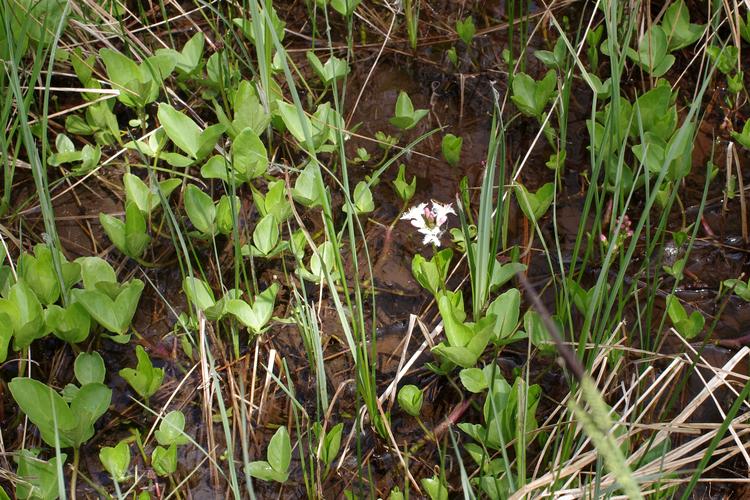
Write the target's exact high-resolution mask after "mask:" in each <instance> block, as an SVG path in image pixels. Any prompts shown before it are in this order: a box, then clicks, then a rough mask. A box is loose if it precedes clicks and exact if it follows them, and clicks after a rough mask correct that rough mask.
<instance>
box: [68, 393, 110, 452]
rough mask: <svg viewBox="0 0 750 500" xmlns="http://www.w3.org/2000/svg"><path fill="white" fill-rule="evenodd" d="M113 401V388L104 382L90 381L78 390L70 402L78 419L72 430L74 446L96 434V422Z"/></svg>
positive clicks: (71, 435)
mask: <svg viewBox="0 0 750 500" xmlns="http://www.w3.org/2000/svg"><path fill="white" fill-rule="evenodd" d="M111 401H112V389H110V388H109V387H107V386H106V385H104V384H100V383H96V382H94V383H89V384H86V385H84V386H83V387H81V388H80V389H79V390H78V392H76V394H75V396H74V397H73V400H72V401H71V402H70V411H71V412H72V413H73V415H75V416H76V418H77V420H78V422H77V424H78V425H76V428H75V429H74V430H73V431H71V432H70V438H71V441H72V443H73V444H72V446H73V447H75V448H78V447H80V446H81V445H82V444H83V443H85V442H87V441H88V440H89V439H91V438H92V437H93V436H94V424H95V423H96V421H97V420H99V418H100V417H101V416H102V415H104V414H105V413H106V412H107V409H108V408H109V403H110V402H111Z"/></svg>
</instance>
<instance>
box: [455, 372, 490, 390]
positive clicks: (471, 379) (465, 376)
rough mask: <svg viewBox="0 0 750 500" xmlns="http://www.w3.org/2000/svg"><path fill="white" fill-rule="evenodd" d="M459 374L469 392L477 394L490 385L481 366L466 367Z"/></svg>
mask: <svg viewBox="0 0 750 500" xmlns="http://www.w3.org/2000/svg"><path fill="white" fill-rule="evenodd" d="M458 376H459V378H460V379H461V384H462V385H463V386H464V387H465V388H466V390H467V391H469V392H473V393H475V394H477V393H480V392H483V391H484V390H486V389H487V387H488V386H487V381H486V380H485V377H484V372H483V371H482V370H481V369H479V368H475V367H472V368H464V369H463V370H461V371H460V372H459V374H458Z"/></svg>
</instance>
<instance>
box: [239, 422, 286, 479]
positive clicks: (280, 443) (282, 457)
mask: <svg viewBox="0 0 750 500" xmlns="http://www.w3.org/2000/svg"><path fill="white" fill-rule="evenodd" d="M291 461H292V444H291V441H290V440H289V433H288V432H287V430H286V427H285V426H281V427H279V429H278V430H277V431H276V433H275V434H274V435H273V437H272V438H271V441H270V442H269V443H268V452H267V456H266V460H259V461H255V462H250V463H249V464H248V472H249V473H250V475H251V476H253V477H255V478H258V479H260V480H263V481H276V482H277V483H284V482H286V480H287V479H288V478H289V464H290V463H291Z"/></svg>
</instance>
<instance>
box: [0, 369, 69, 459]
mask: <svg viewBox="0 0 750 500" xmlns="http://www.w3.org/2000/svg"><path fill="white" fill-rule="evenodd" d="M8 388H9V389H10V393H11V395H12V396H13V399H14V400H15V401H16V404H18V406H19V407H20V408H21V411H23V412H24V413H25V414H26V416H27V417H29V420H31V422H32V423H33V424H34V425H36V426H37V427H38V428H39V432H40V433H41V436H42V440H44V442H45V443H47V445H49V446H53V447H54V446H55V431H57V432H58V437H59V441H60V447H61V448H69V447H71V446H73V442H72V441H71V439H70V438H69V437H68V433H69V432H71V431H73V430H74V429H75V428H76V426H77V424H78V419H77V418H76V415H75V414H74V413H73V412H72V411H71V410H70V408H69V407H68V405H67V404H66V403H65V400H63V398H62V397H61V396H60V395H59V394H58V393H57V392H55V391H54V390H53V389H52V388H50V387H47V386H46V385H45V384H43V383H41V382H39V381H37V380H34V379H31V378H26V377H16V378H14V379H13V380H11V381H10V383H9V384H8ZM55 421H57V426H55Z"/></svg>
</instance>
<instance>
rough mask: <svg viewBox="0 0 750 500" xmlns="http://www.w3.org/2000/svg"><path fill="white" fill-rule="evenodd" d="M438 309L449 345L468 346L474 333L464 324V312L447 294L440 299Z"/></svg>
mask: <svg viewBox="0 0 750 500" xmlns="http://www.w3.org/2000/svg"><path fill="white" fill-rule="evenodd" d="M438 309H439V310H440V316H441V317H442V318H443V325H444V326H445V337H446V339H447V340H448V344H449V345H451V346H455V347H464V346H466V345H467V344H468V343H469V341H471V339H472V337H473V336H474V332H473V331H472V329H471V327H469V326H468V325H466V324H465V323H464V322H463V319H462V316H464V317H465V315H464V313H463V310H462V309H458V308H457V307H456V305H455V304H454V303H453V302H452V301H451V299H450V297H449V296H448V295H447V294H442V295H440V297H439V298H438Z"/></svg>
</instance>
